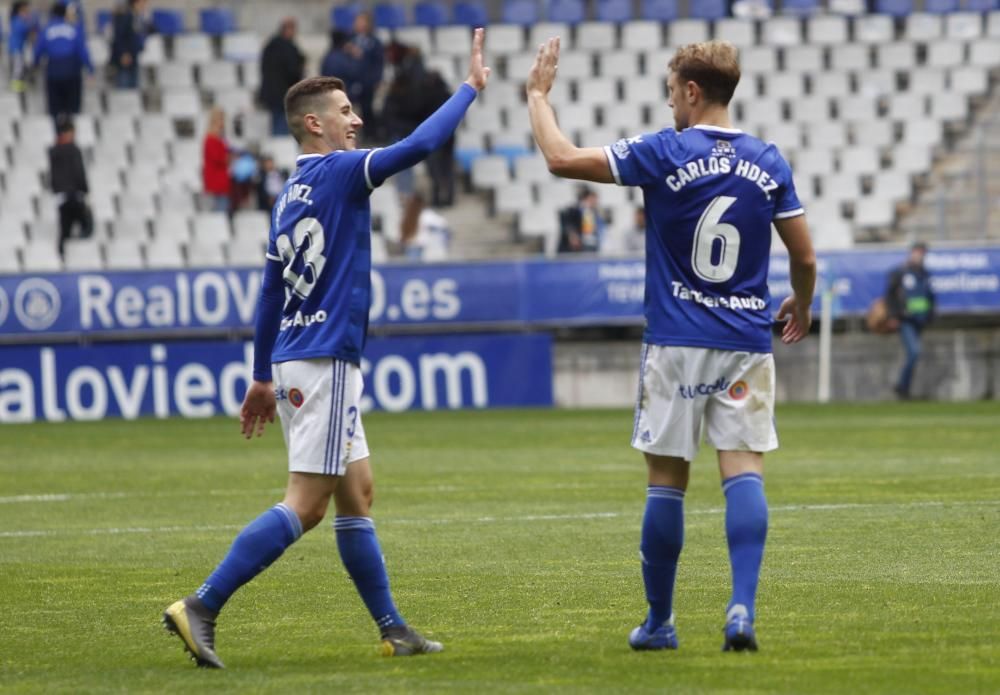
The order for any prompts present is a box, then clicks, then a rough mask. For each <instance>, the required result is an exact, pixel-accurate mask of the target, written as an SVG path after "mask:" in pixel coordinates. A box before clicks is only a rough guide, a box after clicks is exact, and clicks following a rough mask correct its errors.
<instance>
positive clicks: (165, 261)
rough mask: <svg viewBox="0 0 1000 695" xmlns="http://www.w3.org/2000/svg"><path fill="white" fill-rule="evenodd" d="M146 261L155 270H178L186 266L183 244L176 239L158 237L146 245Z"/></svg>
mask: <svg viewBox="0 0 1000 695" xmlns="http://www.w3.org/2000/svg"><path fill="white" fill-rule="evenodd" d="M146 259H147V264H146V265H148V266H149V267H150V268H154V269H156V268H160V269H176V268H183V267H184V265H185V264H184V255H183V253H182V252H181V243H180V242H179V241H178V240H177V239H174V238H165V237H160V236H157V237H156V238H155V239H153V241H152V242H150V243H149V244H147V245H146Z"/></svg>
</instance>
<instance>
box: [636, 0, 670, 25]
mask: <svg viewBox="0 0 1000 695" xmlns="http://www.w3.org/2000/svg"><path fill="white" fill-rule="evenodd" d="M642 18H643V19H652V20H655V21H657V22H672V21H674V20H675V19H677V0H642Z"/></svg>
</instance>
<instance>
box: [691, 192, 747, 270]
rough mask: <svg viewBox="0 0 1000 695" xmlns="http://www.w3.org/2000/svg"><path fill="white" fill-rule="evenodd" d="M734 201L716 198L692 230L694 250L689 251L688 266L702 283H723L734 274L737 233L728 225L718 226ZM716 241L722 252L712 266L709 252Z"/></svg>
mask: <svg viewBox="0 0 1000 695" xmlns="http://www.w3.org/2000/svg"><path fill="white" fill-rule="evenodd" d="M735 202H736V198H734V197H733V196H729V195H720V196H717V197H715V198H713V199H712V202H710V203H709V204H708V207H706V208H705V212H703V213H701V219H700V220H698V226H697V227H696V228H695V230H694V248H693V249H692V250H691V266H692V267H693V268H694V272H695V274H696V275H697V276H698V277H700V278H701V279H702V280H705V281H706V282H725V281H726V280H728V279H729V278H731V277H732V276H733V274H734V273H735V272H736V262H737V261H738V260H739V255H740V230H738V229H737V228H736V227H734V226H733V225H731V224H726V223H725V222H719V220H720V219H721V218H722V216H723V215H724V214H726V210H728V209H729V208H730V207H732V205H733V203H735ZM717 239H718V241H719V243H720V244H721V245H722V248H721V249H720V251H719V261H718V262H717V263H713V262H712V255H713V254H712V250H713V248H714V246H715V241H716V240H717Z"/></svg>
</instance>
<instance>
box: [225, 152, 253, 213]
mask: <svg viewBox="0 0 1000 695" xmlns="http://www.w3.org/2000/svg"><path fill="white" fill-rule="evenodd" d="M256 181H257V157H255V156H254V154H253V152H250V151H249V150H243V151H242V152H238V153H235V154H234V155H233V157H232V164H230V165H229V182H230V186H229V210H230V211H231V212H235V211H236V210H240V209H242V208H244V207H246V205H247V202H249V200H250V195H251V194H252V193H254V191H255V189H256Z"/></svg>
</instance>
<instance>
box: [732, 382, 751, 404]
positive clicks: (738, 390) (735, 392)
mask: <svg viewBox="0 0 1000 695" xmlns="http://www.w3.org/2000/svg"><path fill="white" fill-rule="evenodd" d="M748 393H750V387H749V386H747V382H745V381H742V380H741V381H737V382H736V383H735V384H733V385H732V386H730V387H729V397H730V398H732V399H733V400H734V401H742V400H743V399H744V398H746V397H747V394H748Z"/></svg>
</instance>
